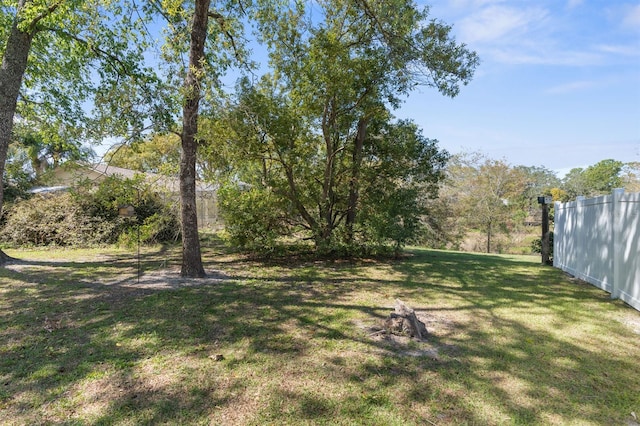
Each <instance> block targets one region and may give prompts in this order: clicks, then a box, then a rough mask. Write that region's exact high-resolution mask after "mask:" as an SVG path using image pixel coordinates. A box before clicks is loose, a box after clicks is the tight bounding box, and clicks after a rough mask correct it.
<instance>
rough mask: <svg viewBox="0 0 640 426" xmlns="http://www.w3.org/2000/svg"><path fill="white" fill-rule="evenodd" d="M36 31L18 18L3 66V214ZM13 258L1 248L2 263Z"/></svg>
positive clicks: (0, 187) (0, 114)
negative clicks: (15, 125)
mask: <svg viewBox="0 0 640 426" xmlns="http://www.w3.org/2000/svg"><path fill="white" fill-rule="evenodd" d="M24 4H25V0H21V1H20V2H19V3H18V9H17V11H18V12H17V14H19V13H20V11H21V10H22V9H23V7H24ZM32 40H33V33H30V32H23V31H21V30H20V29H19V28H18V20H17V19H16V20H15V22H14V23H13V26H12V27H11V32H10V33H9V38H8V39H7V45H6V47H5V51H4V55H3V56H2V66H1V67H0V215H1V214H2V204H3V200H4V182H3V181H2V177H3V175H4V167H5V162H6V161H7V150H8V149H9V142H10V141H11V133H12V132H13V118H14V116H15V113H16V107H17V105H18V96H19V94H20V87H21V85H22V77H23V76H24V73H25V70H26V69H27V59H28V57H29V50H30V49H31V42H32ZM9 259H10V258H9V257H8V256H7V255H6V254H4V253H3V252H2V251H1V250H0V264H3V263H5V262H6V261H7V260H9Z"/></svg>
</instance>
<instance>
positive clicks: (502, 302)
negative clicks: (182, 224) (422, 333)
mask: <svg viewBox="0 0 640 426" xmlns="http://www.w3.org/2000/svg"><path fill="white" fill-rule="evenodd" d="M8 254H10V255H12V256H15V257H18V258H20V259H22V262H20V263H16V264H13V265H10V266H9V267H8V268H7V269H0V423H2V424H8V425H33V424H67V425H75V424H78V425H81V424H87V425H88V424H91V425H139V424H190V425H191V424H216V425H217V424H225V425H262V424H278V425H281V424H296V425H297V424H343V425H347V424H348V425H354V424H366V425H373V424H375V425H411V424H415V425H425V424H426V425H461V424H482V425H484V424H488V425H492V424H495V425H510V424H527V425H530V424H550V425H560V424H562V425H564V424H580V425H589V424H593V425H635V424H637V421H638V419H636V417H640V312H637V311H635V310H633V309H631V308H629V307H628V306H626V305H624V304H623V303H621V302H619V301H611V300H610V299H609V297H608V294H607V293H605V292H603V291H600V290H598V289H596V288H595V287H593V286H591V285H588V284H585V283H582V282H579V281H576V280H573V279H571V278H570V277H568V276H566V275H564V274H563V273H562V272H561V271H558V270H555V269H553V268H550V267H542V266H540V265H539V258H537V257H533V258H532V257H525V256H497V255H481V254H467V253H455V252H443V251H433V250H424V249H417V248H416V249H411V250H409V251H408V252H407V255H406V256H405V257H403V258H402V259H398V260H374V259H371V260H358V261H348V262H347V261H333V262H332V261H322V262H320V261H313V260H308V259H304V258H300V259H288V260H287V261H286V262H285V261H272V262H265V261H258V260H252V259H248V258H246V257H243V256H241V255H238V254H234V253H231V252H229V251H227V249H226V248H225V247H224V246H223V245H222V244H220V243H218V242H216V240H214V239H209V240H208V241H207V242H206V243H205V244H204V257H205V259H204V260H205V265H206V268H207V271H208V273H209V276H208V278H206V279H204V280H187V279H181V278H179V277H178V276H177V272H176V271H177V270H178V261H179V254H180V253H179V249H178V248H161V247H155V248H143V251H142V254H141V267H142V272H143V273H142V275H141V276H140V278H139V279H138V276H137V261H136V258H135V253H131V252H127V251H124V250H116V249H103V250H53V251H51V250H46V251H36V250H30V251H8ZM396 299H400V300H402V301H404V302H405V303H406V304H407V305H409V306H411V307H412V308H414V309H415V310H416V312H417V313H418V314H419V317H420V318H421V319H423V320H424V322H425V323H426V326H427V330H428V331H429V337H428V339H426V340H425V341H416V340H411V339H409V338H406V337H399V336H389V335H386V334H384V333H382V332H381V331H380V326H381V325H382V323H383V321H384V319H385V317H387V316H388V315H389V313H391V312H392V310H393V305H394V302H395V300H396Z"/></svg>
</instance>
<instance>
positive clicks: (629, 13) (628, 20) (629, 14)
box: [622, 4, 640, 31]
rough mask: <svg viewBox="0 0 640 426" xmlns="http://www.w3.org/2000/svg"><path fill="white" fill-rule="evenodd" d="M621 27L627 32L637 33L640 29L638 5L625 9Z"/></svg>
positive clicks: (639, 8) (639, 5)
mask: <svg viewBox="0 0 640 426" xmlns="http://www.w3.org/2000/svg"><path fill="white" fill-rule="evenodd" d="M622 26H623V28H626V29H629V30H635V31H638V29H640V4H636V5H634V6H632V5H629V6H627V7H625V10H624V16H623V18H622Z"/></svg>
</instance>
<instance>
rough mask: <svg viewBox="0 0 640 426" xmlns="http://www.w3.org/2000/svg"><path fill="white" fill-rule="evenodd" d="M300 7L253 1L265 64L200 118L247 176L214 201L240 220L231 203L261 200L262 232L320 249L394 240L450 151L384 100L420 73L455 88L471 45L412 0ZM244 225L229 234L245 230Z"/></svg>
mask: <svg viewBox="0 0 640 426" xmlns="http://www.w3.org/2000/svg"><path fill="white" fill-rule="evenodd" d="M269 6H271V7H269ZM306 7H307V4H306V3H304V2H297V3H286V2H285V3H277V4H276V3H273V4H271V5H264V4H262V7H260V8H258V9H257V12H256V13H257V15H256V19H257V21H258V29H259V30H260V34H261V36H262V39H263V41H264V42H265V43H266V45H267V47H268V49H269V56H270V61H271V62H270V64H271V66H272V69H273V74H272V75H267V76H264V77H263V78H262V79H261V80H260V81H259V82H258V83H257V84H253V85H252V84H249V83H248V81H242V82H241V83H240V85H239V87H238V95H237V100H236V101H235V103H234V104H233V105H232V106H231V107H229V108H226V110H227V111H222V112H220V113H218V114H217V115H216V116H215V117H211V121H210V122H208V123H206V126H205V128H203V129H201V132H200V135H199V136H200V137H201V138H202V139H206V140H207V141H208V144H207V145H208V149H207V150H206V152H207V154H208V155H210V156H211V157H212V161H213V162H216V163H217V164H220V165H222V166H223V169H225V170H228V172H229V176H230V177H231V178H232V179H238V180H240V181H242V182H245V183H247V184H249V185H250V188H251V189H250V193H247V194H245V195H244V196H236V197H229V198H228V199H227V201H226V202H225V203H223V206H222V208H223V210H224V209H227V210H228V213H227V216H230V219H231V220H238V219H235V218H234V217H233V216H234V215H233V214H232V213H230V212H235V211H236V210H238V211H239V212H249V211H252V209H253V207H252V206H249V204H251V203H253V204H256V205H260V206H262V208H263V211H266V212H268V213H266V215H265V216H261V215H260V214H259V213H258V212H252V214H254V215H255V216H256V217H257V218H260V219H264V220H265V222H264V223H263V225H262V226H263V229H261V231H262V232H265V233H267V234H268V235H271V233H275V234H277V235H280V236H281V237H287V238H295V239H303V240H306V239H310V240H313V242H314V243H315V245H316V249H317V250H318V251H319V252H323V253H336V252H339V253H343V252H350V251H351V252H354V251H361V250H363V249H364V250H368V249H369V248H373V247H384V246H389V245H390V246H392V247H394V248H395V249H399V248H400V247H402V246H404V245H405V244H406V243H407V242H408V241H411V240H412V239H413V238H415V236H416V235H417V232H418V229H419V228H420V227H421V224H422V223H423V221H422V220H420V219H421V217H422V216H423V215H424V214H425V212H426V211H425V209H424V205H425V201H426V200H428V199H429V198H432V197H433V196H434V195H435V193H436V192H437V182H438V181H439V180H440V179H441V178H442V167H443V166H444V162H445V161H446V157H447V155H446V154H445V153H444V152H440V151H439V150H438V149H437V147H436V142H435V141H430V140H428V139H426V138H424V137H423V136H422V135H421V134H420V133H419V131H418V129H417V128H416V126H415V125H414V124H412V123H409V122H394V121H393V117H392V115H391V112H390V109H392V108H396V107H398V106H399V104H400V103H401V101H402V98H403V97H404V96H406V95H407V94H408V93H409V92H410V91H411V90H412V89H413V88H414V87H415V86H417V85H421V84H422V85H427V86H432V87H435V88H437V89H438V90H439V91H440V92H441V93H443V94H445V95H447V96H455V95H456V94H457V93H458V90H459V87H460V85H464V84H466V83H468V81H469V80H470V79H471V77H472V75H473V72H474V69H475V67H476V66H477V63H478V60H477V56H476V55H475V53H474V52H471V51H469V50H468V49H466V47H465V46H464V45H458V44H457V43H456V42H455V40H454V39H453V38H451V37H450V28H449V27H447V26H446V25H443V24H441V23H440V22H438V21H435V20H431V21H429V20H428V19H427V18H428V10H427V9H424V10H418V8H417V7H416V6H415V4H414V3H413V2H409V1H406V0H397V1H393V2H391V3H389V4H387V3H384V4H383V3H364V2H340V1H328V2H323V3H320V4H318V5H317V6H314V8H315V7H318V8H320V9H321V10H322V14H321V16H322V18H321V19H315V18H313V19H312V18H311V15H312V12H311V10H310V9H307V8H306ZM434 58H437V60H434ZM221 110H222V109H221ZM229 129H230V130H229ZM211 141H214V142H211ZM221 158H222V159H221ZM245 197H246V199H245ZM255 197H261V200H260V201H257V200H255ZM248 200H252V201H248ZM233 203H238V204H239V205H241V206H242V207H239V206H236V207H234V206H233ZM261 203H265V205H262V204H261ZM276 212H277V214H276ZM239 215H240V216H242V215H241V214H239ZM248 217H250V215H249V216H248ZM227 223H228V222H227ZM274 223H275V224H274ZM276 224H277V225H276ZM252 226H256V225H254V224H249V223H248V224H247V226H241V227H238V228H235V227H232V228H231V234H232V235H235V234H236V233H240V235H239V239H240V240H241V241H247V240H249V238H248V237H247V236H246V235H244V233H245V232H248V231H247V230H248V229H251V228H252ZM256 233H257V232H252V235H253V234H256ZM268 240H269V241H273V238H272V237H268Z"/></svg>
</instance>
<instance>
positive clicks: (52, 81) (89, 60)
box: [0, 0, 144, 261]
mask: <svg viewBox="0 0 640 426" xmlns="http://www.w3.org/2000/svg"><path fill="white" fill-rule="evenodd" d="M128 6H131V5H128V4H127V3H124V4H121V3H117V2H111V1H101V0H97V1H95V2H85V1H83V0H71V1H61V0H60V1H52V2H43V1H40V0H18V1H17V2H9V3H7V2H4V3H3V4H2V5H1V6H0V22H2V23H3V26H2V30H0V46H1V49H2V50H1V57H2V65H1V66H0V177H2V176H3V171H4V167H5V162H6V158H7V150H8V146H9V143H10V141H11V138H12V134H13V126H14V120H15V119H16V117H17V116H22V117H25V118H26V119H29V117H33V116H34V115H35V114H33V112H34V111H40V112H46V113H45V114H42V116H44V117H46V116H47V115H51V116H53V117H56V119H60V118H61V117H62V118H63V119H64V120H67V121H68V122H75V121H77V120H78V119H80V118H86V116H84V114H83V112H82V103H83V102H84V101H85V100H87V99H88V98H90V97H91V96H92V95H93V94H96V93H97V86H95V85H93V84H92V78H91V72H92V70H97V74H98V75H99V77H100V80H101V81H102V82H107V84H104V85H103V86H102V87H103V91H102V93H103V95H107V94H108V93H112V91H111V90H110V88H111V89H112V88H115V87H116V82H120V85H119V87H122V86H124V85H125V84H124V83H123V82H122V81H121V79H120V78H119V77H120V76H122V75H125V74H127V75H140V69H139V67H138V66H139V63H140V60H141V58H142V54H141V51H142V49H143V48H144V42H143V41H142V40H138V41H139V42H138V43H137V44H131V45H130V44H129V43H128V40H131V39H132V37H134V34H136V31H135V30H136V29H139V27H138V24H137V23H135V22H134V21H133V20H132V19H131V18H130V17H131V16H136V15H135V13H130V12H131V11H126V10H125V9H127V7H128ZM132 7H133V6H132ZM23 89H24V90H23ZM106 98H111V99H112V100H115V99H117V98H116V97H109V96H106ZM121 121H122V122H126V121H127V120H121ZM3 187H4V186H3V185H1V184H0V211H1V210H2V201H3ZM3 259H6V256H5V255H4V253H2V252H1V251H0V261H2V260H3Z"/></svg>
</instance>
